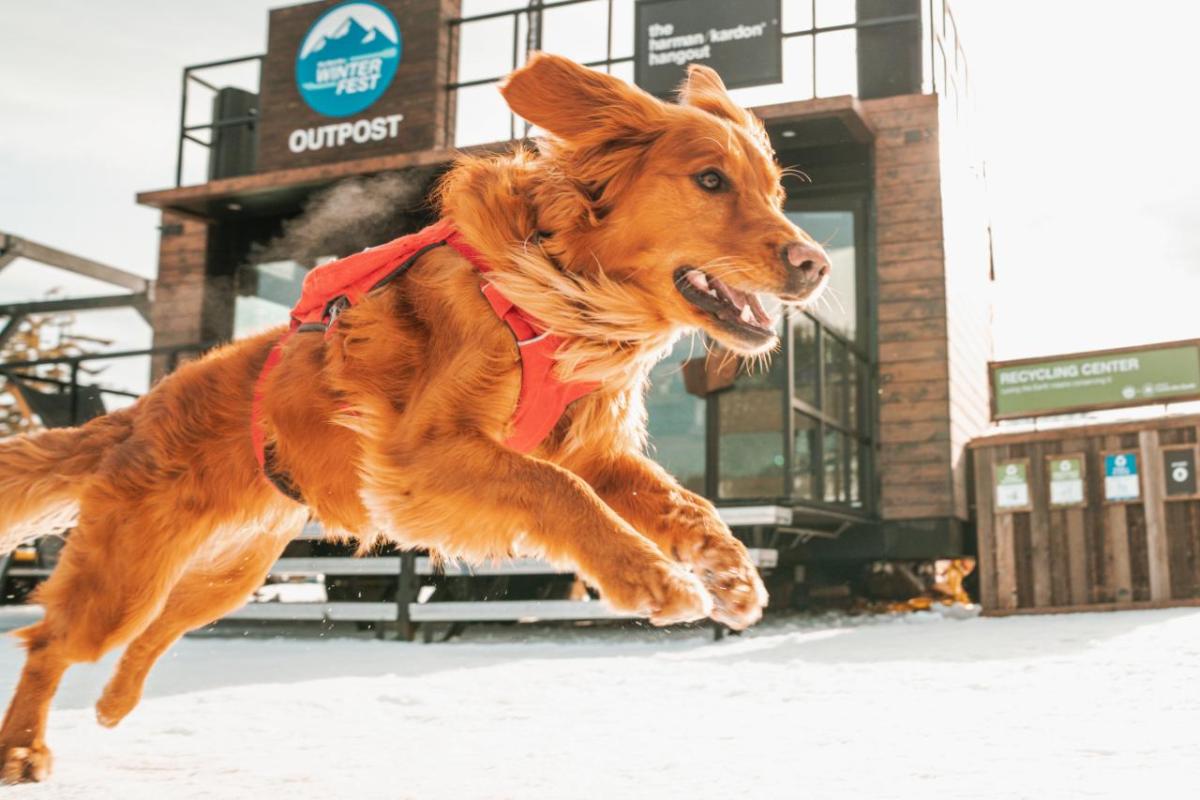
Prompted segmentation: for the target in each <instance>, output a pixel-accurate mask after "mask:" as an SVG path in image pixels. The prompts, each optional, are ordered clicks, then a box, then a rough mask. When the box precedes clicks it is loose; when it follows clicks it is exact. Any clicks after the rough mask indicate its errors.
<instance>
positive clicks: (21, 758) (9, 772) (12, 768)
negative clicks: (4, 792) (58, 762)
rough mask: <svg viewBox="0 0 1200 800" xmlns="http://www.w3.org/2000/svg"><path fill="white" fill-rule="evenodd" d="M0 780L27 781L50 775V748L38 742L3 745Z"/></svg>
mask: <svg viewBox="0 0 1200 800" xmlns="http://www.w3.org/2000/svg"><path fill="white" fill-rule="evenodd" d="M3 753H4V755H3V759H4V766H3V767H2V768H0V782H3V783H29V782H32V781H44V780H46V778H49V777H50V762H51V758H50V748H48V747H46V745H44V744H41V743H40V742H35V743H33V744H31V745H29V746H28V747H5V748H4V749H3Z"/></svg>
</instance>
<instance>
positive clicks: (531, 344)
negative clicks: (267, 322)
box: [250, 220, 598, 503]
mask: <svg viewBox="0 0 1200 800" xmlns="http://www.w3.org/2000/svg"><path fill="white" fill-rule="evenodd" d="M414 235H422V238H424V237H425V236H428V235H432V236H433V237H434V238H433V240H432V241H427V243H426V244H424V245H422V246H421V247H419V248H417V249H416V250H414V251H412V252H411V253H410V254H408V256H407V257H405V258H404V261H403V262H402V263H400V264H399V265H398V266H396V267H395V268H394V269H392V270H391V271H390V272H388V273H387V274H386V275H384V276H383V277H382V278H380V279H378V280H377V281H375V283H374V284H372V285H371V286H370V287H369V288H367V289H366V290H365V291H364V290H363V289H360V288H357V287H354V286H352V285H351V286H345V287H344V288H339V289H337V290H335V291H339V292H340V293H338V294H337V295H336V296H333V297H331V298H330V299H329V300H327V301H324V305H323V306H322V305H320V304H317V305H312V304H311V301H310V304H309V305H308V306H306V310H304V311H303V313H298V312H299V311H300V307H301V304H298V305H297V308H296V309H293V315H292V322H291V326H290V327H289V328H288V330H287V331H286V332H285V333H284V334H283V335H282V336H280V337H279V339H278V341H276V342H275V344H274V345H273V346H272V347H271V350H270V352H269V353H268V354H267V359H266V361H265V362H264V363H263V366H262V369H261V370H260V371H259V374H258V379H257V380H256V381H255V383H254V392H253V395H252V398H251V407H250V428H251V441H252V443H253V446H254V456H255V458H256V459H257V461H258V465H259V468H260V469H261V470H262V472H263V475H264V476H265V477H266V478H267V480H269V481H270V482H271V484H272V485H273V486H275V488H276V489H278V490H279V491H280V493H282V494H283V495H284V496H286V497H288V498H290V499H292V500H295V501H296V502H298V503H303V502H304V498H303V495H302V493H301V492H300V490H299V488H298V487H297V486H296V484H295V482H294V481H293V480H292V478H291V476H289V475H288V474H287V472H286V471H285V470H282V469H280V468H279V467H278V465H277V464H276V459H275V448H274V445H273V444H268V443H267V431H266V424H265V420H264V414H263V402H264V400H265V398H266V390H267V383H268V381H269V378H270V375H271V373H272V372H274V370H275V368H276V367H278V366H279V364H280V363H281V362H282V361H283V354H284V348H285V346H286V345H287V343H288V341H289V340H290V339H291V338H292V336H293V335H295V334H297V333H309V332H312V333H322V334H325V335H328V333H329V332H330V331H331V330H332V329H333V326H334V325H335V324H336V323H337V319H338V317H339V316H340V315H341V313H342V312H343V311H345V310H346V309H347V308H349V307H350V306H352V305H353V304H355V303H357V302H358V301H359V300H361V299H362V298H363V297H365V296H366V295H368V294H370V293H371V292H373V291H375V290H377V289H380V288H382V287H383V286H386V285H387V284H388V283H390V282H392V281H394V280H396V279H397V278H399V277H400V276H402V275H403V274H404V273H406V272H407V271H408V270H409V269H411V268H412V266H413V265H414V264H415V263H416V262H417V261H418V260H419V259H420V258H421V256H423V255H425V254H426V253H428V252H429V251H430V250H433V249H434V248H437V247H442V246H445V245H449V246H450V247H452V248H454V250H455V251H457V252H458V254H459V255H461V256H462V257H463V258H465V259H467V261H469V262H470V263H471V265H472V266H473V267H474V268H475V270H476V271H477V272H478V273H480V274H486V273H487V272H488V271H489V267H488V264H487V261H486V259H484V257H483V255H482V254H481V253H480V252H479V251H478V250H476V249H475V248H474V247H472V246H471V245H470V243H468V242H467V241H466V240H465V239H463V237H462V234H461V233H459V232H458V230H457V229H456V228H454V226H453V224H452V223H450V222H449V221H448V220H442V221H441V222H438V223H436V224H435V225H433V226H430V228H427V229H426V230H425V231H423V232H421V234H414ZM386 246H387V245H383V247H386ZM364 252H366V251H364ZM348 258H351V259H353V258H355V256H350V257H348ZM313 277H316V276H313ZM305 285H306V287H307V286H308V280H307V279H306V281H305ZM334 285H335V286H336V284H334ZM330 288H331V289H332V288H333V287H332V286H331V287H330ZM306 291H307V289H306ZM481 291H482V293H483V296H484V297H485V298H486V299H487V301H488V304H489V305H491V307H492V311H493V312H494V313H495V314H496V316H497V317H498V318H499V319H501V320H502V321H503V322H504V323H505V325H506V326H507V327H508V328H509V330H510V331H511V332H512V334H513V338H514V339H515V340H516V343H517V347H518V351H519V352H520V355H521V389H520V395H519V397H518V400H517V408H516V411H515V412H514V415H513V431H514V432H513V434H512V435H511V436H510V437H509V438H508V439H507V440H506V441H505V442H504V444H505V446H507V447H509V448H511V449H513V450H515V451H517V452H519V453H531V452H533V451H534V450H536V449H537V447H538V445H539V444H541V442H542V441H543V440H544V439H545V438H546V436H548V435H550V433H551V431H552V430H553V429H554V426H555V425H556V424H557V423H558V420H559V419H560V418H561V416H562V413H563V411H564V409H565V408H566V407H567V405H569V404H570V403H571V402H573V401H574V400H576V399H578V398H580V397H582V396H584V395H586V394H588V393H589V392H591V391H593V390H594V389H596V388H597V386H598V384H596V383H591V382H586V383H585V382H571V383H562V382H559V381H557V380H555V379H554V378H553V375H552V370H553V367H554V354H555V352H556V351H557V350H558V348H559V346H560V345H561V344H562V339H561V338H559V337H557V336H552V335H550V334H549V333H546V332H545V331H544V329H543V328H542V327H541V326H540V325H539V324H538V323H537V321H536V320H534V319H532V318H530V317H528V316H527V315H526V314H525V313H524V312H523V311H521V309H519V308H517V307H516V306H515V305H514V304H513V303H512V301H510V300H509V299H508V298H506V297H505V296H504V295H503V294H501V293H500V292H499V290H497V289H496V288H495V286H493V285H492V284H491V283H489V282H485V283H484V285H483V286H482V287H481ZM329 294H333V291H330V292H329ZM320 296H321V291H320V290H319V289H318V291H317V297H320Z"/></svg>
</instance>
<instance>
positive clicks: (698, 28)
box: [633, 0, 783, 96]
mask: <svg viewBox="0 0 1200 800" xmlns="http://www.w3.org/2000/svg"><path fill="white" fill-rule="evenodd" d="M780 5H781V0H737V1H736V2H734V1H733V0H639V2H638V4H637V13H636V22H635V25H636V28H637V31H636V38H635V40H634V41H635V49H634V58H633V61H634V71H633V77H634V82H635V83H636V84H637V85H638V86H640V87H642V88H643V89H645V90H646V91H648V92H650V93H651V94H655V95H659V96H664V95H667V94H670V93H671V92H673V91H675V89H677V88H679V84H680V83H681V82H682V81H683V79H684V77H685V76H686V75H687V65H688V64H704V65H706V66H709V67H712V68H713V69H715V70H716V71H717V72H719V73H720V74H721V79H722V80H724V81H725V85H726V86H728V87H729V88H730V89H735V88H738V87H741V86H758V85H760V84H768V83H780V82H782V81H783V40H782V39H781V38H780V31H779V18H780Z"/></svg>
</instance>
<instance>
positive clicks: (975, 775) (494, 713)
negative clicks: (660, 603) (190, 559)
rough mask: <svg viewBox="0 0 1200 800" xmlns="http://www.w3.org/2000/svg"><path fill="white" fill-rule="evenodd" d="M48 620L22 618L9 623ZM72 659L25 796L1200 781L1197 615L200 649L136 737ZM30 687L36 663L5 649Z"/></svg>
mask: <svg viewBox="0 0 1200 800" xmlns="http://www.w3.org/2000/svg"><path fill="white" fill-rule="evenodd" d="M28 614H29V612H28V611H23V610H15V611H10V612H9V613H8V614H7V615H6V616H4V615H0V623H2V624H3V625H4V626H5V627H13V626H15V625H16V624H19V623H20V622H23V621H25V620H22V619H20V618H21V617H22V616H25V617H28ZM113 661H114V659H113V658H108V659H105V661H104V662H103V663H102V664H100V665H88V666H79V667H75V668H74V669H73V670H72V671H71V673H69V674H68V677H67V679H66V680H65V682H64V685H63V688H62V691H61V692H60V694H59V696H58V698H57V700H56V702H55V708H54V711H53V713H52V715H51V723H50V732H49V743H50V745H51V747H53V748H54V750H55V755H56V763H55V773H54V775H53V776H52V777H51V780H50V782H49V783H48V784H43V785H36V786H21V787H15V788H6V789H0V791H3V792H5V794H6V797H12V798H88V799H89V800H96V799H97V798H121V799H122V800H135V799H137V798H154V799H155V800H159V798H172V800H174V799H175V798H193V797H208V798H243V797H245V798H286V800H299V799H302V798H321V799H322V800H340V798H355V799H356V800H357V798H420V800H436V799H437V798H454V800H460V799H462V800H470V799H472V798H481V799H486V800H494V799H497V798H522V800H525V799H528V798H553V799H554V800H565V799H567V798H598V799H600V800H625V798H653V799H654V800H658V799H659V798H688V799H689V800H694V799H696V798H718V797H719V798H728V797H736V798H792V797H795V798H800V797H804V798H843V797H845V798H860V797H868V798H1004V800H1012V799H1013V798H1026V797H1028V798H1038V799H1039V800H1043V799H1046V798H1053V799H1054V800H1059V799H1061V798H1085V797H1146V796H1149V795H1150V794H1152V793H1160V792H1161V793H1164V794H1170V795H1171V796H1182V795H1183V794H1184V793H1187V794H1188V795H1189V796H1190V793H1192V792H1194V791H1195V790H1194V787H1195V785H1196V779H1197V778H1198V777H1200V701H1198V696H1200V610H1197V609H1186V610H1184V609H1180V610H1163V611H1144V612H1123V613H1110V614H1077V615H1068V616H1043V617H1013V618H1006V619H983V618H969V619H952V618H945V617H942V616H940V615H935V614H920V615H913V616H908V617H899V618H881V619H870V620H863V619H838V618H820V619H812V618H791V619H785V620H782V621H778V620H777V621H770V622H768V623H766V624H764V625H762V626H760V627H759V628H757V629H756V630H754V631H753V632H752V633H751V634H749V635H746V636H743V637H739V638H730V639H726V640H724V641H721V642H713V641H711V639H710V638H709V636H708V635H707V634H706V633H705V632H703V631H682V632H681V631H669V632H660V631H640V630H629V629H624V630H599V629H591V630H586V631H584V630H576V631H571V630H567V629H562V628H558V629H550V628H521V629H515V630H514V629H512V628H502V627H498V626H497V627H490V628H477V629H472V630H471V631H468V633H467V635H466V637H465V639H464V640H460V641H454V642H449V643H445V644H431V645H425V644H419V643H416V644H406V643H400V642H394V641H376V640H373V639H369V638H365V637H363V636H357V635H354V634H350V635H337V636H331V635H320V636H318V635H317V634H315V633H310V634H309V635H308V636H304V637H295V636H292V637H288V638H282V637H267V636H264V635H263V634H261V633H259V634H251V635H245V636H242V635H239V634H238V633H237V632H236V631H234V632H232V633H231V632H230V629H229V628H226V629H224V631H223V632H221V633H219V634H217V635H214V634H204V635H200V636H194V637H189V638H188V639H186V640H184V641H183V642H181V643H180V644H179V645H177V646H176V647H175V649H174V650H172V651H171V652H170V653H169V654H168V655H167V656H166V657H165V658H164V659H163V661H162V662H161V663H160V664H159V666H158V668H157V670H156V671H155V672H154V673H153V674H152V676H151V679H150V684H149V687H148V693H147V698H146V699H145V700H144V701H143V703H142V705H141V706H140V707H139V708H137V709H136V710H135V711H134V712H133V714H132V715H130V717H129V718H128V719H126V720H125V721H124V722H123V723H122V724H121V726H120V727H119V728H117V729H116V730H113V731H109V730H104V729H102V728H100V727H98V726H97V725H96V724H95V723H94V722H93V719H92V710H91V704H92V703H93V702H94V701H95V699H96V697H97V696H98V694H99V690H100V688H101V686H102V685H103V683H104V681H105V680H106V679H107V676H108V673H109V670H110V669H111V667H112V664H113ZM0 662H2V663H0V670H3V674H4V675H5V676H6V679H7V681H8V682H9V683H8V685H9V686H11V685H12V683H13V682H15V679H16V676H17V672H18V669H19V665H20V662H21V653H20V651H19V650H18V649H17V648H16V647H15V646H13V644H12V643H11V642H8V643H0Z"/></svg>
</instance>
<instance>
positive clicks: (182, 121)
mask: <svg viewBox="0 0 1200 800" xmlns="http://www.w3.org/2000/svg"><path fill="white" fill-rule="evenodd" d="M190 75H191V69H190V68H186V67H185V68H184V70H183V87H182V91H181V94H180V96H181V99H180V102H179V146H178V149H177V150H176V151H175V185H176V186H182V185H183V138H184V135H185V130H184V129H185V128H186V127H187V98H188V77H189V76H190Z"/></svg>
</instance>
